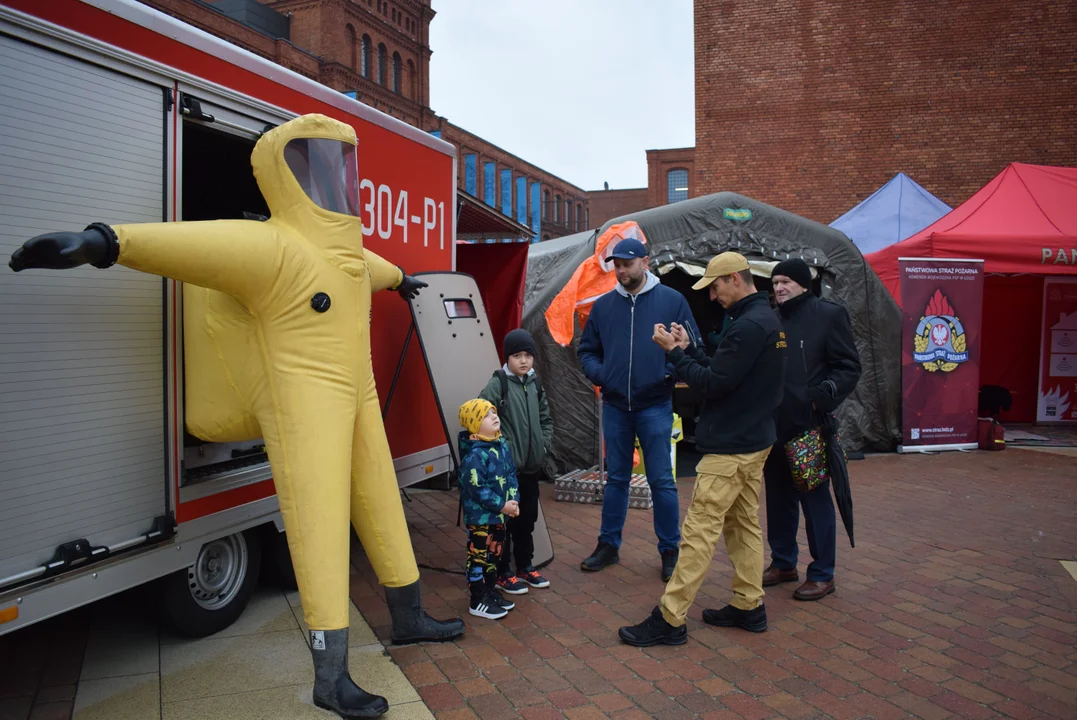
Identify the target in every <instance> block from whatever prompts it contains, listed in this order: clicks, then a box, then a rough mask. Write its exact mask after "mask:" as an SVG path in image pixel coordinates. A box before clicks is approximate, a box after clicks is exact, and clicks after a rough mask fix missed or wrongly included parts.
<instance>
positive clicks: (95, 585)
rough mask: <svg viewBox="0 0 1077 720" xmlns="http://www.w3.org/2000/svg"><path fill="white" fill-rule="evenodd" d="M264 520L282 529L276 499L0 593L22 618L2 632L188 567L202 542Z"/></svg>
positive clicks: (2, 603)
mask: <svg viewBox="0 0 1077 720" xmlns="http://www.w3.org/2000/svg"><path fill="white" fill-rule="evenodd" d="M266 523H274V524H276V525H278V527H282V525H281V518H280V513H279V512H277V499H276V497H270V498H265V499H263V500H258V501H256V502H253V503H248V504H246V505H241V506H239V507H236V508H231V509H229V510H225V511H223V512H220V513H215V514H213V515H209V516H207V517H205V518H201V519H199V520H196V521H193V522H190V523H185V524H183V525H180V527H179V530H178V531H177V535H176V537H175V538H173V539H171V540H169V541H168V542H166V543H164V544H163V545H159V546H156V547H153V548H148V549H145V550H138V551H134V552H131V553H128V554H125V555H120V556H117V557H115V558H110V559H108V560H105V561H102V562H101V563H97V564H94V565H90V566H88V567H85V568H80V569H77V570H74V571H72V572H70V573H67V574H66V575H61V576H59V577H57V578H54V579H51V580H42V581H39V582H36V583H32V584H30V585H27V586H25V587H21V588H18V589H16V590H11V591H8V592H6V593H5V592H2V591H0V607H9V606H11V605H17V606H18V608H19V617H18V619H16V620H14V621H12V622H8V623H3V624H0V635H4V634H6V633H9V632H14V631H15V630H18V629H19V628H23V627H26V626H27V625H32V624H34V623H36V622H40V621H41V620H46V619H48V618H50V617H53V616H55V615H59V614H60V613H64V612H67V611H68V610H73V609H74V608H77V607H81V606H82V605H85V604H87V603H90V602H93V601H95V600H100V599H101V598H104V597H108V596H109V595H113V594H115V593H118V592H122V591H124V590H127V589H129V588H133V587H135V586H136V585H141V584H143V583H145V582H148V581H150V580H153V579H154V578H158V577H162V576H164V575H167V574H169V573H170V572H174V571H176V570H179V569H181V568H184V567H187V566H188V565H190V564H191V563H193V562H194V561H195V559H196V558H197V556H198V551H199V549H201V547H202V545H203V544H205V543H207V542H209V541H211V540H215V539H216V538H219V537H223V536H224V535H229V534H231V533H235V532H242V531H243V530H246V529H247V528H251V527H255V526H257V525H262V524H266Z"/></svg>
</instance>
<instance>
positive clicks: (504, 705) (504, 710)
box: [468, 693, 520, 720]
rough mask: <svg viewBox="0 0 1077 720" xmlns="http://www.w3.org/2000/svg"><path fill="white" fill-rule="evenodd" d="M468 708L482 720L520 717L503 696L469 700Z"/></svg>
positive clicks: (509, 719) (488, 696) (486, 696)
mask: <svg viewBox="0 0 1077 720" xmlns="http://www.w3.org/2000/svg"><path fill="white" fill-rule="evenodd" d="M468 706H469V707H470V708H471V709H472V710H473V711H475V714H476V715H478V716H479V717H480V718H482V720H511V719H513V718H518V717H520V713H519V712H517V710H516V708H515V707H513V706H512V704H511V703H509V701H508V700H506V699H505V697H504V696H503V695H499V694H497V693H493V694H489V695H482V696H480V697H476V698H471V700H470V701H469V703H468Z"/></svg>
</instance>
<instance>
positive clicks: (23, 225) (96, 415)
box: [0, 36, 165, 577]
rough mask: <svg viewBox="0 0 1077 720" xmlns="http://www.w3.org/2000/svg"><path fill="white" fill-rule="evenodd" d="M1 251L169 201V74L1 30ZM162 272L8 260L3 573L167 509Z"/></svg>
mask: <svg viewBox="0 0 1077 720" xmlns="http://www.w3.org/2000/svg"><path fill="white" fill-rule="evenodd" d="M0 98H2V100H0V218H3V222H2V223H0V259H2V260H3V262H4V263H5V264H6V262H7V260H8V259H9V258H10V256H11V253H12V252H13V251H14V250H15V249H16V248H17V247H18V246H19V245H21V244H22V243H23V242H24V241H25V240H27V239H28V238H30V237H33V236H34V235H37V234H39V233H42V232H46V231H50V230H82V229H83V228H84V227H85V226H86V225H87V224H88V223H90V222H92V221H102V222H107V223H122V222H159V221H160V220H161V219H162V215H163V203H164V197H163V195H164V193H163V187H162V184H163V172H164V162H165V158H164V125H163V114H164V98H163V94H162V90H161V88H159V87H157V86H155V85H152V84H149V83H145V82H142V81H139V80H135V79H133V78H130V77H127V76H124V75H121V74H119V73H116V72H113V71H111V70H107V69H104V68H101V67H98V66H95V65H91V64H89V63H86V62H83V61H79V60H75V59H73V58H70V57H68V56H65V55H61V54H59V53H56V52H53V51H51V50H46V49H44V48H40V47H37V46H34V45H30V44H27V43H24V42H22V41H19V40H16V39H13V38H11V37H8V36H0ZM162 288H163V283H162V280H161V278H159V277H156V276H153V275H145V274H142V273H138V272H135V271H133V270H128V269H126V268H122V267H118V266H117V267H114V268H111V269H109V270H107V271H102V270H97V269H94V268H86V267H83V268H79V269H76V270H69V271H62V272H61V271H44V270H26V271H23V272H21V273H18V274H15V273H13V272H11V271H10V270H9V269H8V268H7V267H0V577H6V576H9V575H13V574H16V573H19V572H22V571H25V570H28V569H30V568H32V567H34V566H36V565H40V564H43V563H45V562H47V561H48V560H49V559H50V558H51V557H52V554H53V552H54V550H55V548H56V547H57V546H58V545H60V544H62V543H65V542H68V541H71V540H75V539H79V538H87V539H88V540H90V542H91V544H95V545H115V544H116V543H120V542H123V541H125V540H130V539H131V538H134V537H137V536H139V535H141V534H143V533H145V532H147V530H149V527H150V524H151V522H152V519H153V518H154V517H155V516H157V515H161V514H163V513H164V510H165V427H164V424H165V423H164V415H165V410H164V402H165V392H164V351H163V346H164V338H163V328H162V325H163V322H162V297H163V292H162Z"/></svg>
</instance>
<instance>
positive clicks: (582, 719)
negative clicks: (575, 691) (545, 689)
mask: <svg viewBox="0 0 1077 720" xmlns="http://www.w3.org/2000/svg"><path fill="white" fill-rule="evenodd" d="M565 717H566V718H569V720H606V713H604V712H602V711H601V710H599V709H598V708H597V707H595V706H594V705H586V706H584V707H578V708H570V709H568V710H566V711H565Z"/></svg>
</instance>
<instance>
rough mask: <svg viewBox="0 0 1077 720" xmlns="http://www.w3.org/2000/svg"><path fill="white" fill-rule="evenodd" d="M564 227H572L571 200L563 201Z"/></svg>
mask: <svg viewBox="0 0 1077 720" xmlns="http://www.w3.org/2000/svg"><path fill="white" fill-rule="evenodd" d="M565 227H567V228H571V227H572V200H565Z"/></svg>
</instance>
